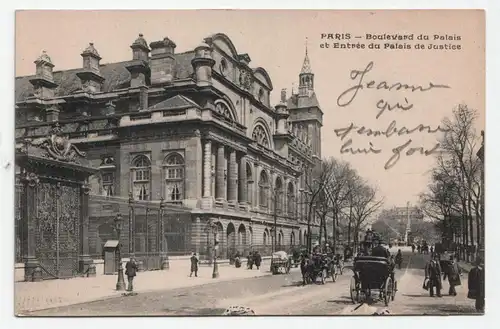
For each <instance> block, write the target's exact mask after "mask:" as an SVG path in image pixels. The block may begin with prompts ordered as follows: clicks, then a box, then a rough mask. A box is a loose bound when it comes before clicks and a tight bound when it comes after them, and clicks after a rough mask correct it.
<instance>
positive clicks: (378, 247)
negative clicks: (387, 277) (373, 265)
mask: <svg viewBox="0 0 500 329" xmlns="http://www.w3.org/2000/svg"><path fill="white" fill-rule="evenodd" d="M374 244H375V247H374V248H373V250H372V256H374V257H384V258H387V259H389V257H390V256H391V253H390V252H389V250H387V249H386V248H385V247H384V246H383V245H382V242H381V241H380V240H379V239H377V240H375V241H374Z"/></svg>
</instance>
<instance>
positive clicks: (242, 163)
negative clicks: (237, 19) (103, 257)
mask: <svg viewBox="0 0 500 329" xmlns="http://www.w3.org/2000/svg"><path fill="white" fill-rule="evenodd" d="M130 48H131V59H130V60H126V61H123V62H118V63H110V64H101V63H100V60H101V57H100V55H99V53H98V51H97V49H96V47H95V46H94V45H93V44H92V43H91V44H89V46H88V47H87V48H86V49H85V50H84V51H83V52H82V54H81V57H82V67H80V68H77V69H70V70H66V71H53V68H54V65H55V64H54V63H52V61H51V59H50V57H49V56H48V55H47V54H46V53H43V54H42V55H41V56H40V57H39V58H38V59H37V60H36V61H35V69H36V74H35V75H34V76H28V77H18V78H16V139H17V140H18V141H20V140H24V139H26V138H28V139H33V138H37V137H40V136H45V135H47V134H48V131H49V130H50V129H51V127H52V126H53V125H54V124H55V123H57V124H58V125H59V126H60V127H61V130H62V132H63V133H64V134H66V135H67V136H68V137H69V138H70V140H71V142H72V143H74V144H76V145H78V147H79V148H80V149H81V150H83V151H85V152H86V156H87V159H88V160H90V162H91V163H92V165H93V167H94V168H96V169H98V173H97V174H95V175H93V176H92V177H91V179H90V181H89V183H90V186H91V194H92V196H91V198H90V202H91V205H90V226H91V227H90V229H89V234H90V236H89V243H90V250H91V254H92V255H93V256H94V257H99V256H100V254H101V252H102V246H103V244H104V243H105V240H106V239H109V238H110V234H111V233H110V228H109V221H110V220H111V218H112V217H113V216H115V214H116V212H121V213H124V214H125V215H126V213H127V206H126V205H124V204H125V203H124V202H123V200H127V199H128V198H129V194H131V198H132V199H133V200H134V201H136V202H139V203H143V204H148V203H150V204H158V203H159V202H160V200H163V202H164V203H165V204H166V205H167V206H168V207H167V208H166V215H167V217H168V214H169V213H170V214H173V216H172V217H175V218H174V219H172V220H174V221H176V223H177V224H175V225H173V224H172V225H170V226H168V225H167V226H168V227H169V228H167V229H166V231H167V232H166V233H165V234H163V235H162V239H166V242H167V243H168V245H169V251H170V252H172V253H173V254H176V253H177V254H187V253H189V252H191V251H198V252H200V253H201V254H204V253H209V251H208V250H209V249H210V248H207V247H210V244H211V240H210V238H209V235H208V230H207V228H208V227H209V226H210V225H209V224H211V226H212V227H214V225H216V227H217V229H218V234H217V238H218V240H219V246H220V250H221V251H220V252H221V253H222V256H221V257H223V258H224V256H226V255H230V254H231V253H234V252H235V251H236V250H238V251H240V252H247V251H248V250H250V249H259V250H261V251H262V252H263V253H268V252H269V251H270V248H271V245H272V239H273V237H274V232H275V231H274V227H275V225H274V223H275V221H276V224H277V225H276V245H277V249H278V250H280V249H284V248H288V247H289V246H290V245H298V244H305V241H306V234H307V214H308V209H307V208H308V197H309V194H308V193H307V186H308V185H307V182H308V181H309V182H310V181H311V175H312V168H313V167H314V166H316V165H318V163H319V162H320V161H321V160H320V158H321V126H322V115H323V113H322V111H321V109H320V106H319V103H318V100H317V98H316V95H315V92H314V74H313V72H312V70H311V65H310V62H309V57H308V54H307V51H306V55H305V59H304V63H303V67H302V70H301V72H300V74H299V90H298V93H294V92H293V91H292V94H291V95H287V94H286V90H282V91H281V101H280V103H279V104H277V105H275V106H272V105H271V103H270V94H271V92H272V91H273V88H274V86H273V84H272V81H271V78H270V77H269V75H268V73H267V72H266V70H265V69H264V68H261V67H257V68H252V67H251V66H250V63H251V59H250V56H249V55H248V54H240V53H238V52H237V50H236V48H235V46H234V45H233V43H232V42H231V40H230V39H229V38H228V37H227V36H226V35H225V34H221V33H219V34H215V35H211V36H209V37H207V38H204V39H203V42H202V43H201V44H200V45H198V46H197V47H196V48H195V49H193V50H191V51H186V52H182V53H177V52H176V51H175V49H176V44H175V43H174V42H173V41H172V40H170V39H169V38H164V39H163V40H159V41H155V42H152V43H150V44H149V45H148V43H147V42H146V40H145V39H144V37H143V36H142V35H139V37H138V38H137V40H135V41H134V42H133V43H132V45H131V46H130ZM93 200H94V201H93ZM103 200H104V201H106V200H108V201H109V203H110V204H111V206H107V207H105V206H101V204H102V203H103ZM113 200H117V201H116V202H115V205H116V207H115V206H113ZM147 216H148V215H147V211H146V217H147ZM18 220H22V219H20V218H18ZM144 220H145V221H146V224H144V223H145V222H144ZM311 220H312V224H313V232H314V231H315V230H317V227H316V226H317V225H318V222H317V221H316V220H315V219H314V218H313V219H311ZM134 225H135V227H134V230H133V231H135V233H136V235H135V241H136V242H135V243H136V247H135V248H136V250H140V249H141V250H142V249H144V250H145V251H147V249H149V248H152V247H151V245H154V243H149V242H148V240H147V239H148V238H147V237H145V236H147V233H148V229H149V224H147V219H144V216H143V215H141V216H138V217H136V219H135V224H134ZM141 225H142V228H141ZM144 225H145V226H146V228H144ZM125 231H127V228H125ZM125 240H126V242H125V244H127V243H128V237H125Z"/></svg>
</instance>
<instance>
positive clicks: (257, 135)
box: [252, 126, 269, 148]
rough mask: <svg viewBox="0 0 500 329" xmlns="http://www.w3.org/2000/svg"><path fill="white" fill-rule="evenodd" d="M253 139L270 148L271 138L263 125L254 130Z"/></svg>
mask: <svg viewBox="0 0 500 329" xmlns="http://www.w3.org/2000/svg"><path fill="white" fill-rule="evenodd" d="M252 139H253V140H254V141H256V142H257V144H260V145H262V146H265V147H267V148H269V139H268V137H267V133H266V131H265V129H264V128H263V127H262V126H256V127H255V128H254V130H253V132H252Z"/></svg>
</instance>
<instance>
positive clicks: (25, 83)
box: [15, 51, 194, 102]
mask: <svg viewBox="0 0 500 329" xmlns="http://www.w3.org/2000/svg"><path fill="white" fill-rule="evenodd" d="M174 57H175V61H176V64H175V68H174V78H175V79H185V78H189V77H191V76H192V74H193V67H192V66H191V60H192V59H193V58H194V51H189V52H184V53H179V54H175V55H174ZM131 62H133V61H132V60H130V61H124V62H118V63H109V64H102V65H100V66H99V70H100V73H101V75H102V76H103V77H104V78H105V80H104V82H103V88H102V91H103V92H111V91H113V90H117V89H122V88H127V87H129V86H130V79H131V76H130V72H129V71H128V70H127V69H126V66H127V64H129V63H131ZM81 71H83V68H78V69H70V70H65V71H56V72H54V82H55V83H56V84H58V86H57V88H56V90H55V96H56V97H60V96H66V95H70V94H71V93H73V92H75V91H77V90H78V89H80V79H79V78H78V76H77V75H76V74H77V73H78V72H81ZM34 77H35V76H34V75H31V76H22V77H17V78H16V80H15V96H16V102H21V101H23V100H25V99H26V98H28V97H30V96H33V86H32V84H31V83H30V79H33V78H34Z"/></svg>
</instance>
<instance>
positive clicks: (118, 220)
mask: <svg viewBox="0 0 500 329" xmlns="http://www.w3.org/2000/svg"><path fill="white" fill-rule="evenodd" d="M122 222H123V219H122V215H121V214H120V213H118V214H116V217H115V223H114V229H115V231H116V235H117V240H118V250H117V252H118V256H117V268H118V280H117V282H116V290H117V291H121V290H125V278H124V277H123V268H122V255H121V251H120V248H121V245H120V236H121V231H122Z"/></svg>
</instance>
